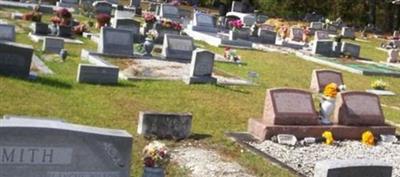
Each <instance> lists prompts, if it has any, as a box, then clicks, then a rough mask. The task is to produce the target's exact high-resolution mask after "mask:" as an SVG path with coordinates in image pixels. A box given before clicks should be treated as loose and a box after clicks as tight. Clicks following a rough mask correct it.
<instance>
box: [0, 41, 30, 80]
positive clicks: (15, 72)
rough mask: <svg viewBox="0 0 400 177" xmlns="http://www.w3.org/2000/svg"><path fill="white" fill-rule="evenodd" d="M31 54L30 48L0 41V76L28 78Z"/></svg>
mask: <svg viewBox="0 0 400 177" xmlns="http://www.w3.org/2000/svg"><path fill="white" fill-rule="evenodd" d="M32 54H33V48H32V46H27V45H22V44H17V43H13V42H6V41H1V42H0V75H5V76H13V77H21V78H28V77H29V72H30V68H31V62H32Z"/></svg>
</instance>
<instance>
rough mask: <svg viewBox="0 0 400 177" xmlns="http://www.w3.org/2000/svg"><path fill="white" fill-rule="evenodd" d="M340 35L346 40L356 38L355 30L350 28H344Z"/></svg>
mask: <svg viewBox="0 0 400 177" xmlns="http://www.w3.org/2000/svg"><path fill="white" fill-rule="evenodd" d="M340 34H341V35H342V36H343V37H345V38H351V39H354V38H355V37H356V36H355V33H354V30H353V28H350V27H343V28H342V31H341V33H340Z"/></svg>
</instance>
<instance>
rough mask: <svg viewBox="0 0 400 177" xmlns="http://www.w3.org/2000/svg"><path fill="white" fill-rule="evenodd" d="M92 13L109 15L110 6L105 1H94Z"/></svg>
mask: <svg viewBox="0 0 400 177" xmlns="http://www.w3.org/2000/svg"><path fill="white" fill-rule="evenodd" d="M93 7H94V11H95V13H96V14H101V13H104V14H108V15H111V12H112V4H111V3H109V2H106V1H96V2H94V3H93Z"/></svg>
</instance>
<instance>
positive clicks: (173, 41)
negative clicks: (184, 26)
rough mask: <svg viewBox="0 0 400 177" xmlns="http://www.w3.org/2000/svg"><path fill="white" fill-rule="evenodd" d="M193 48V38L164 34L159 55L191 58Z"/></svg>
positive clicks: (184, 58) (183, 58)
mask: <svg viewBox="0 0 400 177" xmlns="http://www.w3.org/2000/svg"><path fill="white" fill-rule="evenodd" d="M193 50H194V42H193V38H191V37H188V36H179V35H172V34H166V35H165V36H164V44H163V48H162V53H161V55H162V57H163V58H167V59H181V60H191V59H192V53H193Z"/></svg>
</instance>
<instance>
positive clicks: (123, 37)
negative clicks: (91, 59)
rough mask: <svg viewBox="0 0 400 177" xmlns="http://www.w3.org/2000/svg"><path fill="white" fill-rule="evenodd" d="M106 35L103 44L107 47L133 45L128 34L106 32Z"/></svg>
mask: <svg viewBox="0 0 400 177" xmlns="http://www.w3.org/2000/svg"><path fill="white" fill-rule="evenodd" d="M106 34H107V35H106V36H105V43H106V44H108V45H133V44H132V43H131V41H130V39H131V38H130V36H129V35H130V34H129V33H121V32H114V31H108V32H106Z"/></svg>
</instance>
